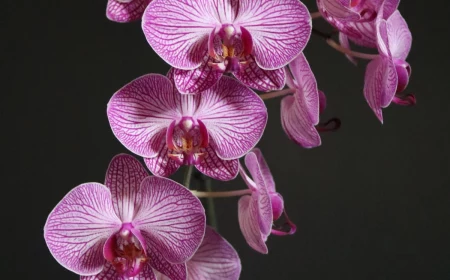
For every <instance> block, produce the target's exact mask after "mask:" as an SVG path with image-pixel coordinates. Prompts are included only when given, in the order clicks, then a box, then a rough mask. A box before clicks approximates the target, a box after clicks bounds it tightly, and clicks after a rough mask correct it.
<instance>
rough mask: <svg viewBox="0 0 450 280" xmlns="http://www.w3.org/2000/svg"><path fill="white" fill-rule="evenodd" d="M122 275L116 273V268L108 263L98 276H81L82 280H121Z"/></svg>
mask: <svg viewBox="0 0 450 280" xmlns="http://www.w3.org/2000/svg"><path fill="white" fill-rule="evenodd" d="M120 277H121V276H120V275H119V274H118V273H117V272H116V269H115V268H114V266H113V265H112V264H111V263H109V262H106V263H105V267H104V268H103V270H102V271H101V272H100V273H99V274H97V275H91V276H81V277H80V280H110V279H120Z"/></svg>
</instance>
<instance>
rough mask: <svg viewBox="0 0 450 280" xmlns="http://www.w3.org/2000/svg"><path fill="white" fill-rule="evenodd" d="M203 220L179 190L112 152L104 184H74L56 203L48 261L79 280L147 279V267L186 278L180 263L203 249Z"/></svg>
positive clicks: (48, 230)
mask: <svg viewBox="0 0 450 280" xmlns="http://www.w3.org/2000/svg"><path fill="white" fill-rule="evenodd" d="M205 220H206V219H205V213H204V209H203V207H202V204H201V203H200V201H199V200H198V198H197V197H195V196H194V195H193V194H192V193H191V192H190V191H189V190H187V189H186V188H185V187H183V186H182V185H180V184H178V183H176V182H174V181H172V180H170V179H166V178H159V177H153V176H148V174H147V172H146V171H145V169H144V167H143V166H142V165H141V164H140V163H139V161H137V160H136V159H135V158H133V157H131V156H129V155H118V156H116V157H115V158H114V159H113V160H112V161H111V163H110V166H109V168H108V171H107V173H106V179H105V185H102V184H99V183H86V184H82V185H79V186H78V187H76V188H74V189H73V190H72V191H70V192H69V193H68V194H67V195H66V196H65V197H64V198H63V199H62V200H61V201H60V202H59V203H58V205H57V206H56V207H55V209H53V211H52V212H51V213H50V215H49V217H48V219H47V222H46V224H45V227H44V237H45V241H46V242H47V246H48V248H49V249H50V252H51V253H52V255H53V257H55V259H56V260H57V261H58V262H59V263H60V264H61V265H62V266H64V267H65V268H67V269H68V270H70V271H73V272H75V273H77V274H79V275H81V276H82V277H81V279H83V280H88V279H89V280H100V279H134V280H153V279H155V275H154V273H153V270H152V269H155V270H157V271H159V272H161V273H163V274H165V275H167V276H168V277H170V278H171V279H186V267H185V265H184V264H183V263H184V262H186V261H187V260H188V259H189V258H191V257H192V255H193V254H194V253H195V251H196V250H197V249H198V247H199V245H200V244H201V242H202V239H203V236H204V232H205Z"/></svg>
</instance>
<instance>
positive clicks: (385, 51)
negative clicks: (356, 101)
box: [364, 10, 416, 122]
mask: <svg viewBox="0 0 450 280" xmlns="http://www.w3.org/2000/svg"><path fill="white" fill-rule="evenodd" d="M377 39H378V41H377V43H378V52H379V54H380V55H379V57H377V58H375V59H374V60H372V61H371V62H370V63H369V64H368V65H367V69H366V76H365V85H364V96H365V98H366V100H367V103H369V106H370V108H372V110H373V111H374V112H375V115H376V116H377V117H378V119H379V120H380V121H381V122H383V114H382V110H381V109H382V108H386V107H387V106H389V105H390V104H391V102H394V103H397V104H400V105H413V104H415V102H416V100H415V97H414V95H412V94H410V95H406V96H400V95H396V94H399V93H401V92H402V91H403V90H404V89H405V88H406V86H407V85H408V82H409V77H410V75H411V67H410V66H409V64H408V63H407V62H406V61H405V60H406V58H407V57H408V54H409V51H410V50H411V43H412V35H411V32H410V31H409V28H408V25H407V24H406V21H405V20H404V19H403V17H402V15H401V14H400V12H399V11H398V10H397V11H395V12H394V13H393V14H392V15H391V16H390V17H389V18H388V19H387V20H385V19H383V17H382V15H380V16H379V17H378V18H377Z"/></svg>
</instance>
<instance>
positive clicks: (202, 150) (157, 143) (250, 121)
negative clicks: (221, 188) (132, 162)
mask: <svg viewBox="0 0 450 280" xmlns="http://www.w3.org/2000/svg"><path fill="white" fill-rule="evenodd" d="M171 73H173V71H170V72H169V75H170V78H171V76H172V75H171ZM108 118H109V122H110V124H111V128H112V130H113V132H114V134H115V135H116V137H117V138H118V139H119V141H120V142H121V143H122V144H123V145H124V146H125V147H126V148H127V149H129V150H130V151H132V152H133V153H135V154H137V155H139V156H142V157H144V158H145V163H146V165H147V167H148V168H149V169H150V171H151V172H152V173H153V174H155V175H158V176H164V177H166V176H169V175H171V174H172V173H174V172H175V171H176V170H177V169H178V168H179V167H180V166H181V165H195V167H196V168H197V169H198V170H199V171H200V172H202V173H204V174H205V175H208V176H210V177H212V178H215V179H219V180H231V179H233V178H235V177H236V176H237V173H238V171H239V168H238V164H239V162H238V159H239V158H240V157H242V156H244V155H245V154H246V153H247V152H248V151H250V150H251V149H252V148H253V147H254V146H255V145H256V144H257V142H258V141H259V139H260V138H261V136H262V134H263V132H264V128H265V126H266V122H267V109H266V106H265V105H264V102H263V101H262V100H261V98H260V97H259V96H258V95H257V94H256V93H254V92H253V91H251V90H250V89H248V88H247V87H245V86H244V85H242V84H241V83H239V82H238V81H236V80H234V79H233V78H230V77H223V78H222V79H221V80H220V81H219V82H217V84H216V85H215V86H213V87H212V88H210V89H208V90H206V91H204V92H203V93H202V94H200V95H181V94H180V93H179V92H178V91H177V90H176V89H175V88H174V87H173V83H172V82H171V79H169V78H166V77H164V76H161V75H157V74H149V75H145V76H142V77H140V78H138V79H136V80H134V81H132V82H131V83H129V84H127V85H126V86H124V87H123V88H122V89H120V90H119V91H118V92H116V93H115V94H114V96H113V97H112V98H111V100H110V102H109V104H108Z"/></svg>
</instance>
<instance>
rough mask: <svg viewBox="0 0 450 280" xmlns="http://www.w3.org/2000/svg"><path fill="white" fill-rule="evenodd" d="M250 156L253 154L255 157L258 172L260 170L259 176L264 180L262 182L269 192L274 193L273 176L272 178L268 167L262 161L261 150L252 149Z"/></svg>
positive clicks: (263, 160) (264, 161)
mask: <svg viewBox="0 0 450 280" xmlns="http://www.w3.org/2000/svg"><path fill="white" fill-rule="evenodd" d="M250 154H254V155H255V156H256V161H257V164H258V166H259V170H261V174H262V176H263V178H264V182H265V184H266V186H267V189H268V190H269V192H275V181H274V180H273V176H272V173H271V172H270V168H269V165H268V164H267V162H266V160H265V159H264V156H263V154H262V152H261V150H260V149H258V148H254V149H253V150H252V151H251V152H250V153H249V155H250ZM247 156H248V155H247ZM250 174H251V173H250ZM252 176H253V175H252Z"/></svg>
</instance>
